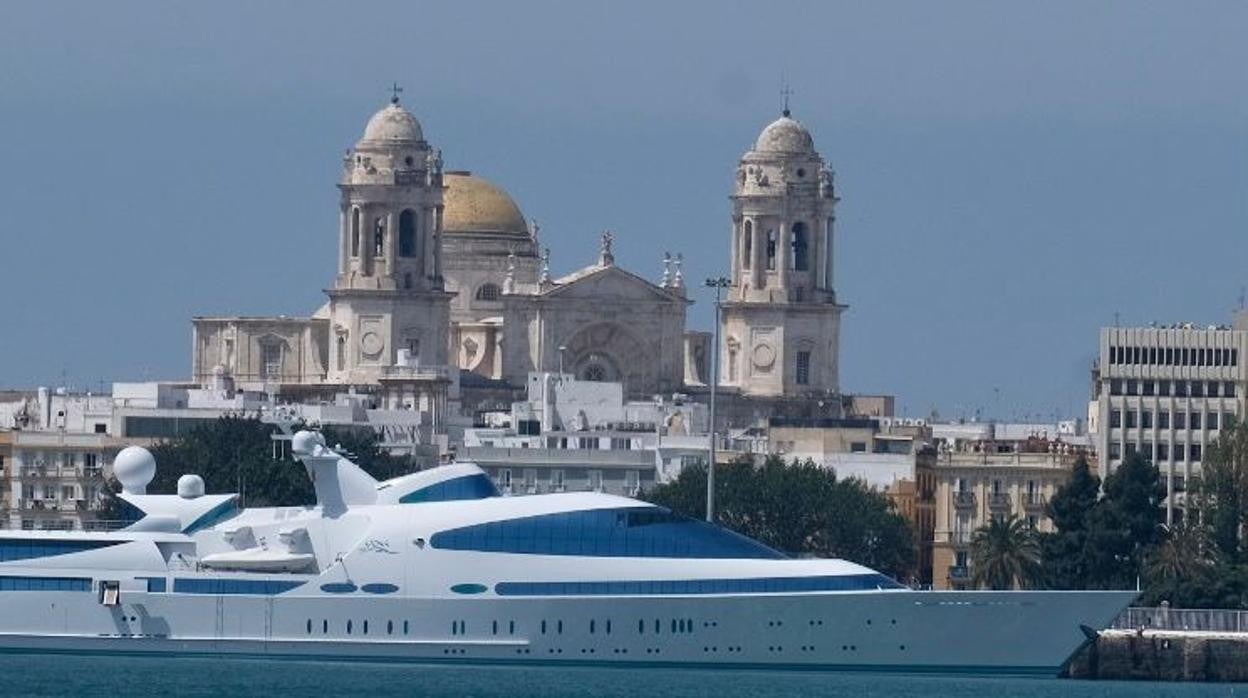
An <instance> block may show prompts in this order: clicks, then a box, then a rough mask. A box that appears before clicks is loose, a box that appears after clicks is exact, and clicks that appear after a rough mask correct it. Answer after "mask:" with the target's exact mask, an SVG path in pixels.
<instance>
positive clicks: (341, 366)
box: [338, 334, 347, 371]
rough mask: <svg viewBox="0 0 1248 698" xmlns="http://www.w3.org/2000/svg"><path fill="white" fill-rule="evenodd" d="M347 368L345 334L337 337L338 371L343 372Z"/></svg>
mask: <svg viewBox="0 0 1248 698" xmlns="http://www.w3.org/2000/svg"><path fill="white" fill-rule="evenodd" d="M346 368H347V336H346V335H345V334H340V335H338V370H339V371H345V370H346Z"/></svg>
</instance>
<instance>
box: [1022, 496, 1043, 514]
mask: <svg viewBox="0 0 1248 698" xmlns="http://www.w3.org/2000/svg"><path fill="white" fill-rule="evenodd" d="M1045 504H1047V502H1046V501H1045V498H1044V495H1042V494H1040V493H1039V492H1024V493H1023V508H1025V509H1028V510H1036V509H1043V508H1044V505H1045Z"/></svg>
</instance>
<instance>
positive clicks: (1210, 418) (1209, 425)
mask: <svg viewBox="0 0 1248 698" xmlns="http://www.w3.org/2000/svg"><path fill="white" fill-rule="evenodd" d="M1205 428H1206V429H1208V430H1209V431H1215V430H1217V428H1218V413H1217V412H1210V413H1209V414H1207V415H1205Z"/></svg>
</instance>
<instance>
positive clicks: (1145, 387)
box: [1140, 381, 1156, 396]
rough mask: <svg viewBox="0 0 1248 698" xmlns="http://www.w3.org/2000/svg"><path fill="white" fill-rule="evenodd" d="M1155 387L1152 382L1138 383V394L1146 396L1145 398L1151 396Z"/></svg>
mask: <svg viewBox="0 0 1248 698" xmlns="http://www.w3.org/2000/svg"><path fill="white" fill-rule="evenodd" d="M1155 386H1156V383H1154V382H1153V381H1144V382H1143V383H1140V394H1141V395H1146V396H1147V395H1152V394H1153V388H1154V387H1155Z"/></svg>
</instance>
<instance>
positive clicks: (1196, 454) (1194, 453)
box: [1188, 444, 1200, 463]
mask: <svg viewBox="0 0 1248 698" xmlns="http://www.w3.org/2000/svg"><path fill="white" fill-rule="evenodd" d="M1189 450H1190V456H1189V457H1188V460H1190V461H1191V462H1193V463H1199V462H1200V444H1192V445H1191V446H1190V447H1189Z"/></svg>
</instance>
